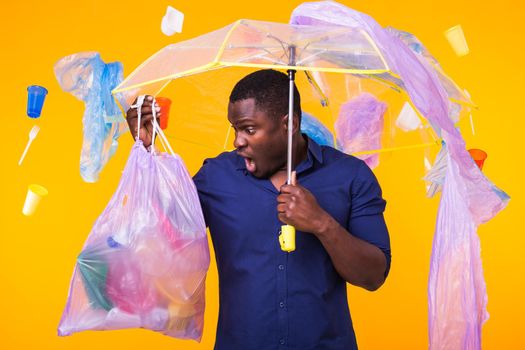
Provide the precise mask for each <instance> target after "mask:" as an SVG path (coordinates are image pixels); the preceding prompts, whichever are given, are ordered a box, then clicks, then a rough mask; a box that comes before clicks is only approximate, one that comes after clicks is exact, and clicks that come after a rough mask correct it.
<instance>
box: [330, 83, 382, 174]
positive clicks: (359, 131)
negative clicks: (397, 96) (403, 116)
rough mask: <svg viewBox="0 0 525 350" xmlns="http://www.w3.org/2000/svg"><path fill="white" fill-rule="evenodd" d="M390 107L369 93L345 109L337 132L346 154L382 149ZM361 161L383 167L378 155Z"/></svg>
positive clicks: (347, 104)
mask: <svg viewBox="0 0 525 350" xmlns="http://www.w3.org/2000/svg"><path fill="white" fill-rule="evenodd" d="M386 108H387V105H386V103H383V102H381V101H379V100H378V99H376V98H375V96H374V95H372V94H369V93H362V94H360V95H358V96H356V97H354V98H353V99H351V100H350V101H348V102H346V103H345V104H344V105H343V106H341V110H340V111H339V116H338V117H337V120H336V121H335V131H336V132H335V133H336V135H337V144H338V145H340V147H341V148H342V151H343V152H345V153H348V154H352V153H355V152H359V151H362V150H365V149H367V150H373V149H380V148H381V134H382V132H383V125H384V119H383V115H384V114H385V111H386ZM358 158H360V159H362V160H364V161H365V162H366V164H367V165H368V166H369V167H370V168H372V169H373V168H375V167H376V166H378V165H379V155H378V154H363V155H360V156H358Z"/></svg>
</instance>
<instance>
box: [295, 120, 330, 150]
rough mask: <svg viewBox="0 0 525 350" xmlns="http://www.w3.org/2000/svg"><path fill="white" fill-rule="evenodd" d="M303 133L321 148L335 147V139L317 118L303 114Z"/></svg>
mask: <svg viewBox="0 0 525 350" xmlns="http://www.w3.org/2000/svg"><path fill="white" fill-rule="evenodd" d="M301 132H303V133H305V134H306V135H308V137H310V138H311V139H312V140H314V141H315V142H317V144H319V145H321V146H332V147H333V146H334V137H333V135H332V133H331V132H330V130H328V129H327V128H326V127H325V126H324V125H323V124H322V123H321V122H320V121H319V120H318V119H317V118H316V117H314V116H312V115H310V114H308V113H306V112H303V113H302V114H301Z"/></svg>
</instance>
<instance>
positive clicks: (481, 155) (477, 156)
mask: <svg viewBox="0 0 525 350" xmlns="http://www.w3.org/2000/svg"><path fill="white" fill-rule="evenodd" d="M468 153H470V156H471V157H472V159H474V162H476V165H477V166H478V168H479V170H483V163H484V162H485V159H487V153H486V152H485V151H483V150H480V149H477V148H472V149H469V150H468Z"/></svg>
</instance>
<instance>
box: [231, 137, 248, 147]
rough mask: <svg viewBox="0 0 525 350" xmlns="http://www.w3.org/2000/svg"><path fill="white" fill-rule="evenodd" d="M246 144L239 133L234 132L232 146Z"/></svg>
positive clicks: (243, 145)
mask: <svg viewBox="0 0 525 350" xmlns="http://www.w3.org/2000/svg"><path fill="white" fill-rule="evenodd" d="M245 146H246V139H245V138H244V137H242V135H241V133H236V134H235V139H234V140H233V147H235V148H237V149H239V148H243V147H245Z"/></svg>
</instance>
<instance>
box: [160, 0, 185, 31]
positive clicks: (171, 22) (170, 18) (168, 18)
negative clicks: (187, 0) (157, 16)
mask: <svg viewBox="0 0 525 350" xmlns="http://www.w3.org/2000/svg"><path fill="white" fill-rule="evenodd" d="M183 23H184V13H182V12H180V11H179V10H176V9H174V8H173V7H171V6H168V8H167V9H166V14H165V15H164V17H162V22H161V24H160V29H161V30H162V33H164V34H165V35H167V36H171V35H173V34H175V33H181V32H182V24H183Z"/></svg>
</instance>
